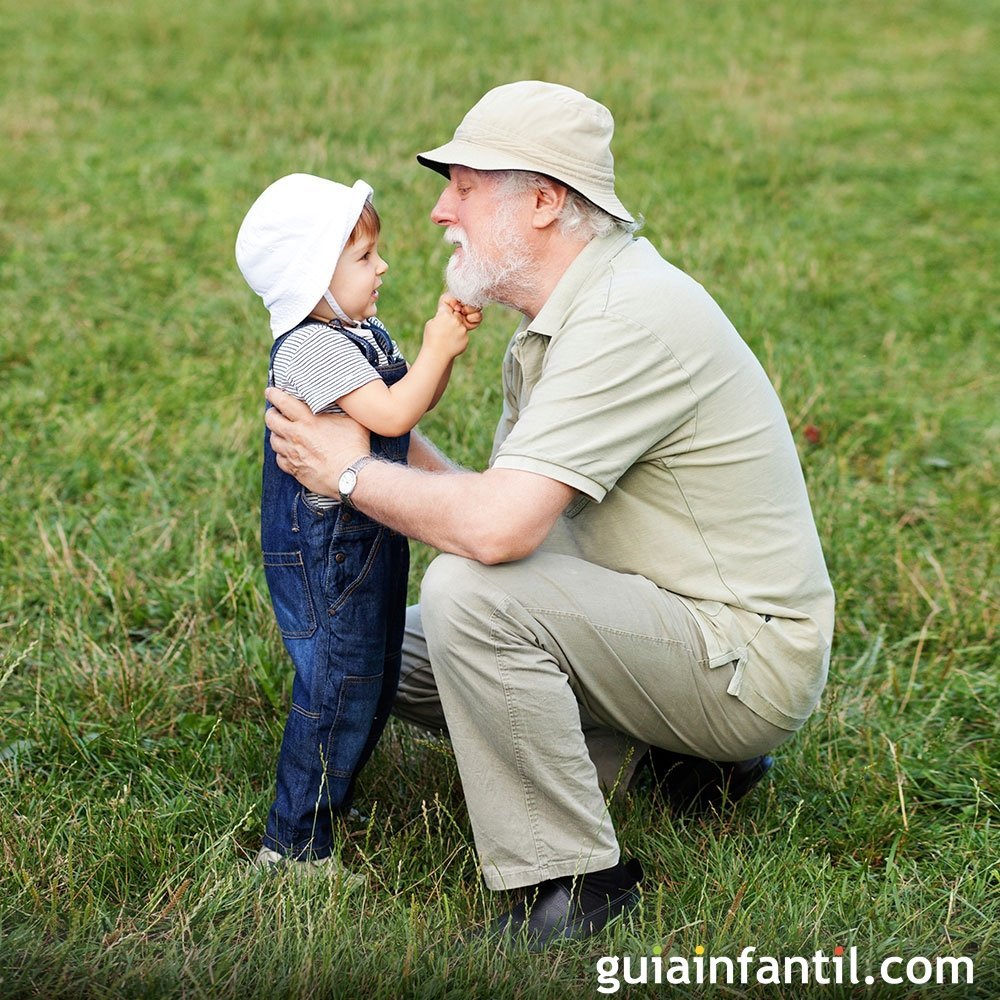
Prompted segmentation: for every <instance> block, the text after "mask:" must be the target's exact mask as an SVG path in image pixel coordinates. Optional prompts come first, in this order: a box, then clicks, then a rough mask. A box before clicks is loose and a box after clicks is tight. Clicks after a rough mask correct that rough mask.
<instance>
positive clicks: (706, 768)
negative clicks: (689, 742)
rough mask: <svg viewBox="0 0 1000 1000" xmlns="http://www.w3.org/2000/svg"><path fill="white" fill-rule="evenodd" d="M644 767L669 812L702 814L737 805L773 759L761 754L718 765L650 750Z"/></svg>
mask: <svg viewBox="0 0 1000 1000" xmlns="http://www.w3.org/2000/svg"><path fill="white" fill-rule="evenodd" d="M645 763H646V766H647V767H648V768H649V770H650V771H651V772H652V775H653V784H654V786H655V788H656V789H657V790H658V791H659V793H660V795H661V796H662V797H663V798H664V800H665V801H666V802H667V803H668V804H669V805H670V807H671V809H673V810H674V811H676V812H680V813H705V812H708V811H709V810H713V809H714V810H715V811H716V812H719V811H721V810H722V808H723V807H724V806H727V805H730V806H731V805H735V804H736V803H737V802H739V800H740V799H742V798H743V796H744V795H746V794H747V792H749V791H750V790H751V789H752V788H753V787H754V785H756V784H757V783H758V782H759V781H760V780H761V778H763V777H764V775H765V774H767V772H768V771H770V770H771V768H772V767H773V766H774V758H773V757H771V756H769V755H767V754H765V755H763V756H760V757H751V758H750V760H738V761H731V762H719V761H711V760H705V759H703V758H701V757H691V756H688V755H687V754H683V753H674V752H673V751H671V750H662V749H660V748H659V747H650V748H649V753H648V755H647V756H646V760H645Z"/></svg>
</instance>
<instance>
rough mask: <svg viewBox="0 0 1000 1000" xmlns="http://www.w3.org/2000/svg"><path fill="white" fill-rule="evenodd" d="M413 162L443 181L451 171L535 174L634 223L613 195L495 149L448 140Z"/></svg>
mask: <svg viewBox="0 0 1000 1000" xmlns="http://www.w3.org/2000/svg"><path fill="white" fill-rule="evenodd" d="M417 162H418V163H419V164H420V165H421V166H423V167H427V168H428V169H430V170H434V171H436V172H437V173H439V174H441V175H442V176H444V177H450V176H451V168H452V167H453V166H455V167H468V168H469V169H470V170H531V171H534V172H535V173H539V174H544V175H545V176H546V177H551V178H552V179H553V180H554V181H558V182H559V183H560V184H562V185H564V186H565V187H568V188H571V189H572V190H574V191H576V192H577V193H578V194H581V195H583V197H584V198H586V199H587V200H588V201H591V202H593V203H594V204H595V205H596V206H597V207H598V208H601V209H603V210H604V211H605V212H607V213H608V214H609V215H613V216H614V217H615V218H616V219H620V220H621V221H622V222H635V219H633V218H632V216H631V215H630V214H629V211H628V209H627V208H626V207H625V206H624V205H623V204H622V203H621V202H620V201H619V200H618V197H617V196H616V195H615V194H614V193H610V194H609V193H608V192H607V191H596V190H594V189H590V190H584V189H583V188H581V187H579V186H575V185H573V184H569V183H568V182H567V181H564V180H563V179H562V178H561V177H559V175H558V174H556V173H553V172H552V170H551V168H547V167H546V166H545V165H543V164H541V163H539V162H538V161H537V160H534V159H531V158H529V157H523V156H518V155H516V154H514V153H508V152H505V151H503V150H499V149H491V148H489V147H487V146H480V145H478V144H477V143H473V142H466V141H464V140H462V139H452V141H451V142H446V143H445V144H444V145H443V146H438V147H437V148H436V149H429V150H428V151H427V152H426V153H417Z"/></svg>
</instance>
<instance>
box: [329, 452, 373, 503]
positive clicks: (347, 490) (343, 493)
mask: <svg viewBox="0 0 1000 1000" xmlns="http://www.w3.org/2000/svg"><path fill="white" fill-rule="evenodd" d="M374 461H375V456H374V455H362V456H361V457H360V458H358V459H355V461H353V462H351V464H350V465H349V466H348V467H347V468H346V469H344V471H343V472H342V473H341V474H340V481H339V482H338V483H337V489H338V490H339V491H340V502H341V503H345V504H347V506H348V507H350V506H351V494H352V493H353V492H354V487H355V486H357V485H358V473H359V472H360V471H361V470H362V469H363V468H364V467H365V466H366V465H367V464H368V463H369V462H374Z"/></svg>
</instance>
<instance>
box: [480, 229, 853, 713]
mask: <svg viewBox="0 0 1000 1000" xmlns="http://www.w3.org/2000/svg"><path fill="white" fill-rule="evenodd" d="M503 386H504V408H503V414H502V416H501V419H500V424H499V426H498V428H497V433H496V439H495V442H494V448H493V457H492V460H491V464H492V465H494V466H496V467H498V468H505V469H521V470H524V471H527V472H534V473H539V474H541V475H543V476H547V477H549V478H551V479H556V480H558V481H560V482H563V483H566V484H567V485H569V486H572V487H573V488H574V489H576V490H577V491H579V494H580V495H579V497H578V499H577V500H576V501H574V502H572V503H570V505H569V507H568V508H567V510H566V511H565V513H564V515H563V517H562V518H561V519H560V521H561V526H562V528H563V529H564V531H563V532H562V534H563V535H567V536H568V537H569V539H570V544H571V546H572V550H574V551H575V552H577V553H578V554H579V555H580V556H581V557H582V558H584V559H587V560H590V561H592V562H595V563H598V564H600V565H602V566H606V567H608V568H609V569H613V570H616V571H618V572H621V573H637V574H640V575H641V576H644V577H646V578H647V579H649V580H651V581H652V582H654V583H655V584H656V585H657V586H658V587H661V588H662V589H664V590H668V591H671V592H672V593H674V594H676V595H678V596H679V597H680V598H681V599H682V600H683V602H684V603H685V604H686V605H687V607H688V608H689V609H690V610H691V612H692V613H693V614H694V616H695V618H696V619H697V621H698V623H699V625H700V626H701V630H702V632H703V634H704V637H705V645H706V649H707V653H708V665H709V666H710V667H712V668H722V667H725V668H727V669H731V670H733V679H732V682H731V684H730V686H729V692H730V694H733V695H735V696H736V697H737V698H739V699H740V700H741V701H742V702H743V703H744V704H746V705H747V706H748V707H749V708H751V709H752V710H753V711H755V712H757V713H758V714H759V715H761V716H763V717H764V718H765V719H767V720H768V721H770V722H772V723H774V724H775V725H777V726H780V727H782V728H785V729H797V728H798V727H799V726H801V725H802V723H803V722H804V721H805V719H806V718H807V717H808V715H809V714H810V712H812V710H813V709H814V708H815V706H816V703H817V701H818V700H819V696H820V693H821V692H822V689H823V686H824V684H825V682H826V676H827V668H828V664H829V657H830V642H831V638H832V633H833V610H834V596H833V589H832V587H831V585H830V579H829V576H828V574H827V570H826V566H825V563H824V560H823V553H822V550H821V548H820V543H819V538H818V536H817V532H816V525H815V522H814V520H813V516H812V512H811V510H810V507H809V499H808V496H807V495H806V487H805V482H804V479H803V476H802V470H801V467H800V465H799V460H798V455H797V453H796V451H795V445H794V442H793V440H792V435H791V432H790V430H789V427H788V422H787V419H786V417H785V414H784V411H783V410H782V407H781V404H780V402H779V400H778V397H777V395H776V393H775V391H774V389H773V387H772V386H771V383H770V381H769V379H768V377H767V375H766V374H765V373H764V370H763V369H762V368H761V366H760V364H759V362H758V361H757V359H756V358H755V357H754V355H753V353H752V352H751V351H750V349H749V348H748V347H747V345H746V344H745V343H744V342H743V340H742V339H741V337H740V336H739V334H738V333H737V332H736V330H735V328H734V327H733V325H732V324H731V323H730V322H729V320H728V319H726V317H725V315H724V314H723V312H722V310H721V309H720V308H719V306H718V305H717V304H716V303H715V301H714V300H713V299H712V298H711V297H710V296H709V295H708V293H707V292H706V291H705V290H704V289H703V288H702V287H701V286H700V285H699V284H698V283H697V282H695V281H694V280H693V279H692V278H690V277H689V276H688V275H686V274H685V273H684V272H683V271H680V270H678V269H677V268H676V267H674V266H673V265H671V264H669V263H668V262H667V261H665V260H664V259H663V258H662V257H660V255H659V254H658V253H657V252H656V251H655V250H654V249H653V247H652V245H651V244H650V243H649V242H648V241H647V240H645V239H636V238H634V237H632V236H626V235H622V234H615V235H613V236H609V237H606V238H601V239H597V240H593V241H592V242H591V243H590V244H588V246H587V247H586V248H585V249H584V250H583V252H582V253H581V254H580V255H579V256H578V257H577V258H576V260H575V261H574V262H573V263H572V265H571V266H570V267H569V269H568V270H567V271H566V273H565V274H564V275H563V277H562V279H561V280H560V282H559V284H558V285H557V286H556V288H555V289H554V291H553V293H552V295H551V296H550V297H549V299H548V301H547V302H546V304H545V306H544V307H543V309H542V310H541V312H539V314H538V315H537V316H536V317H535V318H534V319H532V320H530V321H528V320H525V321H524V322H522V324H521V326H520V327H519V328H518V330H517V331H516V333H515V334H514V337H513V338H512V340H511V342H510V345H509V346H508V349H507V354H506V357H505V359H504V369H503Z"/></svg>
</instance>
